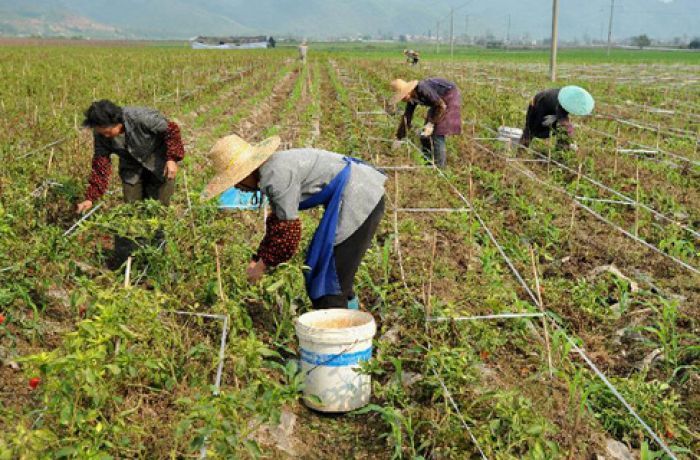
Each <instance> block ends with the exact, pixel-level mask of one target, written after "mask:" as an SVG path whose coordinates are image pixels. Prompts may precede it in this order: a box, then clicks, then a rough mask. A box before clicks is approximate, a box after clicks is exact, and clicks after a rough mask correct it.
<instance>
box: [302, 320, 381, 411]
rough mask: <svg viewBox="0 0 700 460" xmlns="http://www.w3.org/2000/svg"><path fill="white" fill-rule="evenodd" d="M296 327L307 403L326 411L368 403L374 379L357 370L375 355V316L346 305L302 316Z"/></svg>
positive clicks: (352, 408)
mask: <svg viewBox="0 0 700 460" xmlns="http://www.w3.org/2000/svg"><path fill="white" fill-rule="evenodd" d="M295 326H296V332H297V337H298V338H299V352H300V355H301V356H300V361H301V371H302V372H303V375H304V379H305V386H304V403H305V404H306V405H307V406H309V407H311V408H312V409H315V410H318V411H322V412H348V411H351V410H355V409H358V408H360V407H362V406H365V405H367V404H368V403H369V398H370V394H371V391H372V389H371V378H370V376H369V375H362V374H360V373H358V372H357V369H358V367H359V363H360V362H361V361H368V360H369V359H370V358H371V357H372V337H374V334H375V333H376V332H377V325H376V323H375V322H374V318H373V317H372V315H370V314H369V313H366V312H363V311H357V310H348V309H345V308H332V309H327V310H316V311H312V312H309V313H304V314H303V315H301V316H300V317H299V318H298V319H297V321H296V324H295ZM314 397H315V398H318V400H316V399H315V398H314ZM319 400H320V402H319Z"/></svg>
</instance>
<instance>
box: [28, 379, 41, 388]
mask: <svg viewBox="0 0 700 460" xmlns="http://www.w3.org/2000/svg"><path fill="white" fill-rule="evenodd" d="M40 383H41V378H39V377H32V378H31V379H29V387H30V388H31V389H32V390H36V387H38V386H39V384H40Z"/></svg>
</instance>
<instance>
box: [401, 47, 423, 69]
mask: <svg viewBox="0 0 700 460" xmlns="http://www.w3.org/2000/svg"><path fill="white" fill-rule="evenodd" d="M403 55H404V56H406V62H407V63H409V64H411V65H416V64H418V61H419V60H420V54H419V53H418V51H415V50H409V49H405V50H403Z"/></svg>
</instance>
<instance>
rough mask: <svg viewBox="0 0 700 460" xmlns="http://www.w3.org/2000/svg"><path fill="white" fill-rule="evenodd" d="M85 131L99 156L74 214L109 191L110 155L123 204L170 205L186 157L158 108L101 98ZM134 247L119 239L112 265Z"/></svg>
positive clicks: (87, 113)
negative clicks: (114, 161) (90, 132)
mask: <svg viewBox="0 0 700 460" xmlns="http://www.w3.org/2000/svg"><path fill="white" fill-rule="evenodd" d="M83 127H86V128H91V129H92V130H93V140H94V149H95V152H94V154H93V157H92V172H91V173H90V178H89V179H88V187H87V190H86V191H85V199H84V200H83V201H82V202H80V203H79V204H78V205H77V207H76V212H78V213H84V212H86V211H88V210H89V209H90V208H91V207H92V205H93V203H94V202H95V201H97V200H98V199H100V198H101V197H102V196H103V195H104V194H105V192H106V191H107V186H108V185H109V179H110V176H111V175H112V160H111V158H110V156H111V155H112V154H115V155H117V156H118V157H119V177H120V178H121V180H122V189H123V192H124V201H126V202H127V203H133V202H135V201H140V200H145V199H154V200H158V201H160V202H161V203H162V204H163V205H165V206H167V205H168V204H169V203H170V198H171V197H172V195H173V192H174V190H175V176H176V175H177V170H178V163H179V162H180V161H182V159H183V158H184V157H185V148H184V146H183V144H182V137H181V135H180V127H179V126H178V124H177V123H175V122H174V121H171V120H168V119H167V118H165V116H163V114H161V113H160V112H158V111H157V110H155V109H150V108H146V107H120V106H118V105H116V104H114V103H113V102H112V101H109V100H107V99H103V100H100V101H95V102H93V103H92V104H91V105H90V107H89V108H88V109H87V110H86V111H85V120H84V121H83ZM134 248H135V243H134V242H133V241H132V240H130V239H128V238H124V237H121V236H115V240H114V257H113V259H112V260H111V261H110V263H109V265H110V266H112V267H113V268H117V267H119V266H121V265H122V264H123V263H124V262H125V261H126V259H127V258H128V257H129V256H130V255H131V253H132V252H133V250H134Z"/></svg>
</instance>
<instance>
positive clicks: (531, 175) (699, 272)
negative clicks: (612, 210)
mask: <svg viewBox="0 0 700 460" xmlns="http://www.w3.org/2000/svg"><path fill="white" fill-rule="evenodd" d="M475 145H476V146H477V147H478V148H480V149H481V150H484V151H486V152H487V153H490V154H491V155H493V156H495V157H497V158H499V157H502V156H501V155H499V154H498V153H496V152H493V151H492V150H490V149H488V148H486V147H485V146H483V145H481V144H479V143H478V142H476V143H475ZM506 164H507V165H512V164H513V163H506ZM514 169H515V170H516V171H519V172H521V173H522V174H523V175H525V176H526V177H529V178H530V179H532V180H534V181H536V182H539V183H540V184H542V185H544V186H546V187H549V188H551V189H553V190H556V191H557V192H559V193H561V194H563V195H566V196H567V197H569V199H571V201H572V202H573V203H574V204H575V205H576V206H578V207H580V208H581V209H584V210H585V211H587V212H588V213H589V214H591V215H593V216H594V217H595V218H597V219H598V220H600V221H602V222H605V223H606V224H608V225H609V226H611V227H612V228H614V229H615V230H617V231H619V232H620V233H622V234H623V235H625V236H627V237H629V238H631V239H632V240H634V241H636V242H637V243H639V244H641V245H643V246H645V247H646V248H647V249H650V250H652V251H654V252H656V253H657V254H660V255H662V256H664V257H666V258H668V259H670V260H672V261H674V262H675V263H676V264H678V265H680V266H682V267H683V268H685V269H687V270H690V271H691V272H693V273H695V274H697V275H700V270H699V269H698V268H696V267H694V266H692V265H690V264H688V263H686V262H684V261H682V260H681V259H679V258H677V257H675V256H673V255H671V254H668V253H666V252H664V251H663V250H661V249H659V248H658V247H656V246H654V245H653V244H651V243H649V242H648V241H646V240H644V239H642V238H640V237H638V236H635V235H634V234H632V233H630V232H628V231H627V230H625V229H624V228H622V227H620V226H619V225H617V224H615V223H614V222H612V221H611V220H609V219H608V218H606V217H604V216H603V215H601V214H599V213H598V212H596V211H594V210H593V209H591V208H590V207H588V206H587V205H585V204H583V203H581V202H580V201H578V200H577V199H576V198H575V196H574V195H573V194H571V193H569V192H568V191H567V190H565V189H563V188H561V187H559V186H556V185H554V184H551V183H549V182H547V181H544V180H542V179H540V178H539V177H537V175H535V174H534V173H533V172H532V171H528V172H524V171H520V170H518V168H514ZM477 215H478V214H477Z"/></svg>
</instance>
